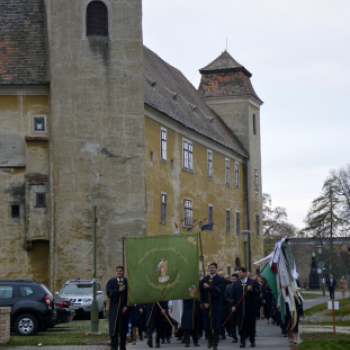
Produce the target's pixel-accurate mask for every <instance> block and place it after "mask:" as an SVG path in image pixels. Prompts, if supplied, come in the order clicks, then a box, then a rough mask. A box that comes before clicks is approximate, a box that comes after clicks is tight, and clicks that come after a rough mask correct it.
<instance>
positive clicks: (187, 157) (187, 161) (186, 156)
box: [182, 139, 193, 172]
mask: <svg viewBox="0 0 350 350" xmlns="http://www.w3.org/2000/svg"><path fill="white" fill-rule="evenodd" d="M185 146H187V147H185ZM182 167H183V169H185V170H188V171H191V172H193V142H192V141H189V140H187V139H182Z"/></svg>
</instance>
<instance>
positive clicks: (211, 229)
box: [201, 222, 214, 231]
mask: <svg viewBox="0 0 350 350" xmlns="http://www.w3.org/2000/svg"><path fill="white" fill-rule="evenodd" d="M213 226H214V222H211V223H209V224H206V225H203V226H202V228H201V230H202V231H205V230H208V231H213Z"/></svg>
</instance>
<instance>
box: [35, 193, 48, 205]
mask: <svg viewBox="0 0 350 350" xmlns="http://www.w3.org/2000/svg"><path fill="white" fill-rule="evenodd" d="M36 207H37V208H45V207H46V194H45V193H37V194H36Z"/></svg>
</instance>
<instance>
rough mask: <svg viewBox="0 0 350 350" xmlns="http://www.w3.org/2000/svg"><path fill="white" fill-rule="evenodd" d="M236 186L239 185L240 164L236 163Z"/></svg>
mask: <svg viewBox="0 0 350 350" xmlns="http://www.w3.org/2000/svg"><path fill="white" fill-rule="evenodd" d="M235 186H236V187H237V188H238V187H239V164H238V163H235Z"/></svg>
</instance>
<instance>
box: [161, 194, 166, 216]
mask: <svg viewBox="0 0 350 350" xmlns="http://www.w3.org/2000/svg"><path fill="white" fill-rule="evenodd" d="M166 197H167V195H166V193H162V206H161V213H160V220H161V221H162V222H165V221H166V202H167V198H166Z"/></svg>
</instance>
